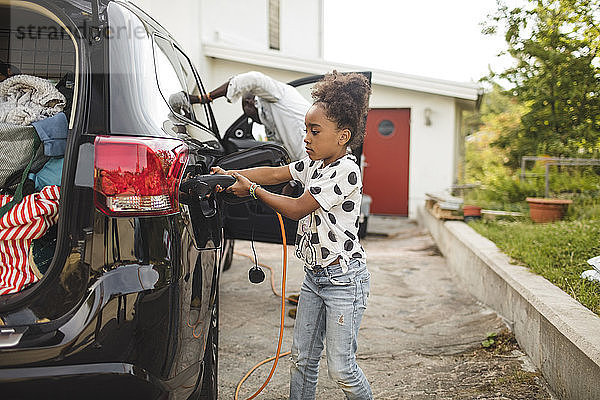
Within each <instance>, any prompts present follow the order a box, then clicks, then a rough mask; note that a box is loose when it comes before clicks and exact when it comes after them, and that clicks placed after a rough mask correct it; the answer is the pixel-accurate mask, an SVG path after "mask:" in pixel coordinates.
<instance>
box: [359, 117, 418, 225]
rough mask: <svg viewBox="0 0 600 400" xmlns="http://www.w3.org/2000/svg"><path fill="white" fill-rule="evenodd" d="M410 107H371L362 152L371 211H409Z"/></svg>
mask: <svg viewBox="0 0 600 400" xmlns="http://www.w3.org/2000/svg"><path fill="white" fill-rule="evenodd" d="M409 144H410V109H372V110H370V111H369V115H368V117H367V136H366V138H365V143H364V148H363V153H364V160H365V169H364V176H363V185H364V193H365V194H368V195H369V196H371V197H372V199H373V201H372V203H371V213H372V214H389V215H408V155H409V151H408V150H409Z"/></svg>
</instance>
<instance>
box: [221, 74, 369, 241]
mask: <svg viewBox="0 0 600 400" xmlns="http://www.w3.org/2000/svg"><path fill="white" fill-rule="evenodd" d="M361 73H362V74H364V75H365V76H366V77H367V78H368V79H369V83H370V82H371V72H361ZM322 78H323V75H312V76H308V77H304V78H300V79H296V80H294V81H291V82H288V84H289V85H291V86H293V87H295V88H297V89H298V91H299V92H300V94H302V95H303V96H304V97H306V98H307V100H309V101H310V102H312V100H311V95H310V91H311V88H312V86H313V84H314V83H316V82H317V81H319V80H321V79H322ZM253 128H254V123H253V122H252V120H251V119H250V118H248V117H247V116H245V115H242V116H240V117H239V118H238V119H237V120H236V121H235V122H234V123H233V124H232V125H231V126H230V127H229V128H228V129H227V130H226V131H225V135H224V136H223V139H222V144H223V146H224V147H225V149H226V151H227V153H228V155H227V156H225V157H223V158H221V159H220V160H218V165H219V166H220V167H222V168H224V169H239V168H249V167H253V166H261V165H269V166H278V165H285V164H289V162H290V159H289V156H288V155H287V152H286V151H285V149H284V148H283V147H282V146H279V145H277V144H275V143H273V142H266V143H265V142H261V141H257V140H256V139H255V138H254V135H253V133H252V132H253ZM277 155H279V159H278V158H277ZM354 155H355V156H356V159H357V160H358V163H359V165H360V162H361V158H362V145H361V146H360V148H358V149H356V150H355V151H354ZM267 190H270V191H272V192H276V193H282V192H284V193H285V194H286V195H288V196H292V197H299V196H300V195H302V193H303V192H304V187H303V186H302V184H301V183H300V182H297V181H293V182H290V183H289V184H283V185H277V186H272V187H267ZM224 203H225V204H224V207H223V226H224V233H225V238H227V239H242V240H256V241H259V242H267V243H281V233H280V228H279V221H278V218H277V216H276V214H275V212H274V211H273V210H271V209H270V208H269V207H267V206H266V205H264V204H263V203H262V202H260V201H257V200H253V199H251V198H249V197H248V198H246V199H241V200H239V199H233V198H231V197H230V196H227V197H226V198H225V199H224ZM283 221H284V226H285V231H286V239H287V243H288V244H293V243H294V242H295V237H296V230H297V227H298V222H297V221H294V220H291V219H289V218H286V217H283Z"/></svg>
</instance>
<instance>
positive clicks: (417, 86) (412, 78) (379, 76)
mask: <svg viewBox="0 0 600 400" xmlns="http://www.w3.org/2000/svg"><path fill="white" fill-rule="evenodd" d="M202 49H203V53H204V55H205V56H206V57H213V58H218V59H223V60H228V61H236V62H241V63H245V64H255V65H260V66H263V67H271V68H277V69H285V70H291V71H297V72H303V73H308V74H325V73H327V72H330V71H331V70H332V69H337V70H340V71H366V70H369V71H372V72H373V79H372V83H373V84H376V85H383V86H390V87H396V88H400V89H407V90H413V91H417V92H423V93H431V94H437V95H441V96H448V97H454V98H458V99H463V100H470V101H477V98H478V96H479V94H480V93H481V91H482V89H481V87H480V86H479V85H477V84H476V83H468V82H453V81H447V80H442V79H435V78H429V77H423V76H417V75H409V74H402V73H399V72H392V71H385V70H380V69H373V68H368V67H365V66H358V65H351V64H341V63H335V62H328V61H326V60H322V61H306V60H304V59H301V58H296V57H289V56H283V55H281V54H279V53H278V52H276V51H270V50H269V51H253V50H244V49H239V48H235V47H229V46H223V45H220V44H215V43H206V42H203V43H202Z"/></svg>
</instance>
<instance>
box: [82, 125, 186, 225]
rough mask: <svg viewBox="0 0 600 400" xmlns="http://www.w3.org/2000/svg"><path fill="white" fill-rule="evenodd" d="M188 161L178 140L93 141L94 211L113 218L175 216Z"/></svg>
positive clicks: (112, 137) (120, 139)
mask: <svg viewBox="0 0 600 400" xmlns="http://www.w3.org/2000/svg"><path fill="white" fill-rule="evenodd" d="M187 160H188V148H187V146H186V144H185V143H184V142H182V141H181V140H178V139H170V138H137V137H116V136H110V137H108V136H98V137H96V141H95V143H94V202H95V204H96V207H97V208H98V209H99V210H100V211H102V212H103V213H104V214H106V215H108V216H112V217H124V216H151V215H167V214H173V213H176V212H178V211H179V194H178V190H179V184H180V182H181V178H182V176H183V171H184V170H185V165H186V163H187Z"/></svg>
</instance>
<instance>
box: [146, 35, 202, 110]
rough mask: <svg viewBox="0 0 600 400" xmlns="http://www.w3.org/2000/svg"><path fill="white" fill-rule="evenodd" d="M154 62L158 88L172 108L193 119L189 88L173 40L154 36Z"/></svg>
mask: <svg viewBox="0 0 600 400" xmlns="http://www.w3.org/2000/svg"><path fill="white" fill-rule="evenodd" d="M154 64H155V67H156V78H157V80H158V88H159V89H160V92H161V93H162V95H163V97H164V99H165V101H166V102H167V103H168V104H169V107H171V110H172V111H173V112H174V113H176V114H179V115H181V116H183V117H185V118H187V119H190V120H193V119H194V116H193V111H192V105H191V104H190V102H189V101H188V96H187V93H188V89H187V85H186V81H185V78H184V76H183V73H182V72H181V67H180V63H179V59H178V57H177V55H176V54H175V50H174V49H173V46H172V45H171V42H170V41H168V40H167V39H164V38H162V37H160V36H154Z"/></svg>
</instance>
